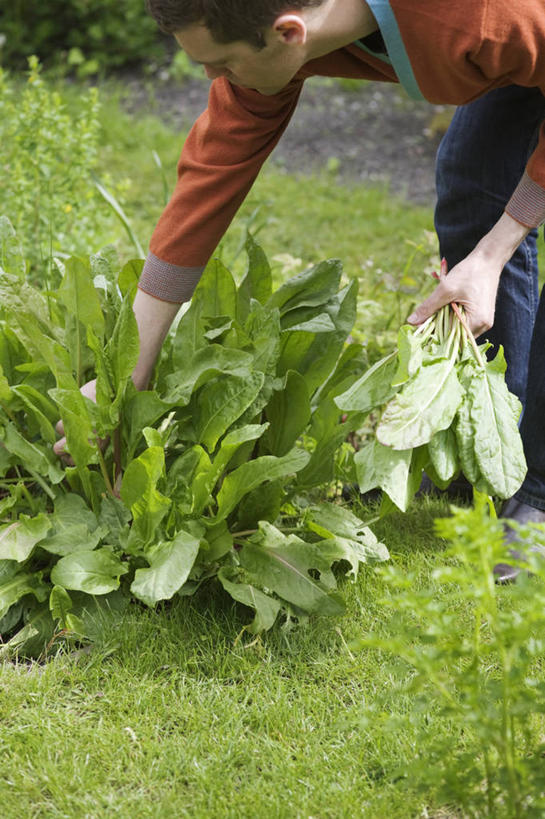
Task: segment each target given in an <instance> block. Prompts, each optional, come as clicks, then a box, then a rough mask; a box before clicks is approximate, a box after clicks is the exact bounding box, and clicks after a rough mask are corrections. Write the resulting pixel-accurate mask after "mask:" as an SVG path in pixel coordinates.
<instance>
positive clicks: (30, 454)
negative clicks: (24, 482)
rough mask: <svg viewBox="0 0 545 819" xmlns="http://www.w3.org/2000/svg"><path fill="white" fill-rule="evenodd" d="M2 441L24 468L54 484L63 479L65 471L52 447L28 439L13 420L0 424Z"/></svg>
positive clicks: (0, 438) (0, 439)
mask: <svg viewBox="0 0 545 819" xmlns="http://www.w3.org/2000/svg"><path fill="white" fill-rule="evenodd" d="M0 441H2V444H3V445H4V447H5V449H6V450H7V451H8V452H10V453H11V454H12V455H14V456H15V457H16V458H17V460H18V462H19V464H20V466H22V467H23V468H24V469H28V470H30V471H31V472H37V473H38V475H43V476H45V477H47V478H49V480H50V481H51V482H52V483H53V484H57V483H60V481H62V480H63V478H64V472H63V470H62V469H61V468H60V466H59V463H58V460H57V459H56V458H55V456H54V455H53V451H52V449H51V447H50V446H45V445H43V444H40V443H34V442H33V441H28V440H27V439H26V438H24V437H23V435H21V433H20V432H19V430H18V429H17V427H16V426H15V424H14V423H13V422H11V421H8V422H6V423H5V424H4V426H3V427H1V426H0Z"/></svg>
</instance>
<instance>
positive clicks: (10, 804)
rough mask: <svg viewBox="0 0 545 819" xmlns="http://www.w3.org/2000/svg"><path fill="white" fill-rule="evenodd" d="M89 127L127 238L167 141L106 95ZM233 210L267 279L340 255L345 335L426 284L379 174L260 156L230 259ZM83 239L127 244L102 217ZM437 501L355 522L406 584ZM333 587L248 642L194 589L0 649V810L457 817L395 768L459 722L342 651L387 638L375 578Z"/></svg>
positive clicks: (422, 240) (156, 203)
mask: <svg viewBox="0 0 545 819" xmlns="http://www.w3.org/2000/svg"><path fill="white" fill-rule="evenodd" d="M103 123H104V125H103V150H102V154H101V157H102V158H101V170H102V173H103V174H104V175H106V173H107V174H108V175H109V178H110V180H111V181H112V183H113V184H118V183H119V182H120V181H122V180H123V179H126V180H128V181H127V184H126V185H125V192H124V193H123V196H122V202H123V206H124V208H125V210H126V212H127V214H128V216H129V218H130V220H131V222H132V224H133V226H134V228H135V230H136V232H137V234H138V236H139V238H140V241H141V242H142V243H143V244H145V243H146V242H147V239H148V238H149V235H150V233H151V230H152V227H153V224H154V223H155V220H156V219H157V217H158V216H159V213H160V211H161V208H162V205H163V201H164V187H163V179H162V177H161V174H160V173H159V171H158V170H157V167H156V165H155V163H154V160H153V157H152V151H153V150H156V151H157V153H158V154H159V155H160V156H161V159H162V163H163V166H164V168H165V169H166V177H167V188H168V186H171V185H172V183H173V168H174V167H175V162H176V159H177V155H178V152H179V148H180V143H181V137H180V135H178V134H173V133H172V132H170V131H169V130H168V128H166V127H165V126H164V125H162V124H161V123H159V122H158V121H157V120H155V119H154V118H153V117H143V118H141V120H140V121H139V122H133V121H132V120H130V119H129V118H128V117H126V116H124V115H122V114H121V113H120V112H119V110H118V108H117V106H116V103H115V101H114V102H108V103H107V104H106V105H105V108H104V113H103ZM256 209H257V213H256ZM248 224H249V225H250V226H251V227H253V228H254V229H256V228H259V230H258V235H259V240H260V242H261V244H262V245H263V247H264V249H265V251H266V252H267V254H268V255H269V256H270V257H273V258H275V257H276V258H275V261H274V264H275V270H276V274H277V277H278V279H279V280H280V278H281V276H282V271H283V270H289V272H290V273H291V272H293V270H296V269H298V268H300V267H301V266H306V264H307V263H310V262H314V261H318V260H321V259H323V258H327V257H331V256H335V257H339V258H341V259H342V260H343V263H344V266H345V272H346V274H347V276H351V277H352V276H358V278H359V279H360V281H361V287H360V310H359V316H360V318H359V320H358V325H357V327H356V331H355V332H356V334H357V335H358V336H359V337H360V338H361V339H362V340H363V341H365V342H366V343H367V344H368V345H369V347H370V348H371V347H372V346H373V345H374V347H376V349H377V350H382V349H384V347H385V346H386V345H387V344H390V343H391V342H392V339H393V334H394V332H395V331H396V330H397V327H398V326H399V324H400V323H402V321H403V320H404V317H405V316H406V315H407V314H408V312H409V311H410V309H411V306H412V304H413V303H414V302H415V301H416V300H419V299H420V298H421V293H423V292H424V290H425V289H426V288H427V287H431V286H432V282H431V279H430V277H429V276H428V275H427V274H425V270H427V269H428V268H429V267H430V265H432V264H433V262H434V253H435V250H434V247H433V243H430V240H429V231H431V229H432V214H431V209H428V208H416V207H413V206H408V205H407V204H406V203H404V202H401V201H398V200H394V199H392V198H390V197H389V196H388V193H387V191H386V190H384V189H381V190H378V189H377V190H369V189H367V190H363V189H358V188H354V189H349V188H346V187H340V186H339V185H336V184H335V178H334V176H332V175H328V174H324V175H323V176H320V177H314V178H299V179H296V178H293V177H290V176H287V175H285V174H283V173H281V172H279V171H278V170H274V169H273V168H271V167H269V168H266V169H265V170H264V172H263V174H262V176H261V178H260V180H259V181H258V183H257V184H256V186H255V188H254V191H253V192H252V194H251V196H250V198H249V200H248V202H247V203H246V204H245V205H244V207H243V208H242V210H241V212H240V214H239V216H238V217H237V219H236V221H235V223H234V224H233V226H232V228H231V229H230V231H229V233H228V235H227V237H226V238H225V240H224V242H223V243H222V247H221V248H220V253H221V254H222V256H223V257H224V260H225V262H226V263H227V264H228V265H229V266H232V267H234V269H235V271H238V272H241V271H242V270H243V268H244V259H243V256H242V255H240V254H239V248H240V243H241V239H242V237H243V236H244V231H245V229H246V226H247V225H248ZM101 240H103V241H114V242H115V243H116V245H117V247H118V248H119V251H120V254H121V255H122V257H124V258H127V257H129V256H130V255H131V252H132V251H131V249H130V246H129V244H128V241H127V239H126V238H125V237H124V236H123V234H122V233H121V232H120V230H119V229H118V226H115V227H112V231H111V234H110V235H105V236H102V237H101ZM415 245H416V246H417V249H416V251H415ZM418 248H419V249H418ZM95 249H96V248H90V250H95ZM415 252H416V255H415V258H414V259H413V260H412V261H411V257H412V255H413V253H415ZM353 509H354V511H355V512H356V513H361V514H362V516H369V515H370V514H372V511H373V510H371V511H370V510H369V509H362V508H361V507H360V506H358V505H357V504H355V505H354V507H353ZM446 514H448V507H447V505H446V503H445V502H444V501H440V500H435V501H431V500H429V499H424V500H419V501H416V502H414V503H413V505H412V506H411V508H410V509H409V511H408V512H407V513H406V514H405V515H394V516H391V517H389V518H387V519H385V520H383V521H381V522H379V523H378V524H376V525H375V526H374V527H373V528H374V531H375V532H376V534H377V535H378V536H379V537H380V538H381V539H382V540H383V541H384V542H385V543H386V545H387V546H388V548H389V550H390V554H391V561H392V563H393V564H394V565H398V566H400V567H402V568H406V569H407V570H409V569H410V570H411V571H413V572H415V580H414V582H415V584H416V585H417V586H422V587H429V586H432V587H433V584H434V578H433V571H434V568H435V567H436V566H437V565H438V563H439V562H440V560H441V552H442V550H443V544H442V542H441V541H440V540H439V539H438V538H437V537H435V536H434V534H433V520H434V519H435V518H436V517H440V516H444V515H446ZM342 589H343V592H344V594H345V598H346V603H347V612H346V615H345V616H344V617H343V618H340V619H325V618H324V619H316V620H311V621H310V622H309V623H308V624H306V625H304V626H302V627H299V628H296V629H292V630H283V629H281V628H275V629H273V630H272V632H270V633H267V634H265V635H263V636H261V637H259V638H257V639H255V638H253V637H251V636H250V635H248V634H247V633H246V632H245V631H244V630H243V627H244V624H245V623H247V622H248V620H249V617H248V611H247V610H245V609H244V608H243V607H242V606H238V605H235V604H234V603H233V601H232V600H231V599H230V598H228V597H227V595H226V594H225V593H224V592H223V591H222V590H221V589H220V588H219V587H218V586H210V585H209V586H206V585H205V586H203V587H202V588H201V590H200V591H199V592H198V594H197V595H196V596H195V597H194V598H191V599H185V598H184V599H178V600H175V601H173V602H171V603H170V604H168V605H165V606H163V607H159V608H158V610H156V611H149V610H146V609H144V607H140V606H138V605H136V604H134V605H131V606H129V608H128V609H127V610H126V611H125V612H124V613H122V614H120V615H116V616H113V615H112V616H111V617H105V616H104V615H100V617H97V624H96V639H95V642H94V644H93V647H92V649H91V650H90V651H86V650H84V651H80V652H76V653H73V654H71V653H66V652H59V653H57V654H55V652H54V651H52V652H51V656H50V660H49V662H47V663H42V664H37V663H26V662H23V661H19V662H18V663H8V662H6V663H4V664H3V665H2V666H0V804H1V808H0V810H1V814H2V816H4V817H6V819H19V817H33V818H34V817H36V818H37V817H44V818H45V817H47V819H50V817H51V819H54V818H56V817H59V818H60V817H68V818H69V819H72V817H75V818H77V819H79V818H80V817H90V818H91V819H95V817H111V816H119V817H131V819H137V818H139V817H183V816H187V817H222V818H223V817H267V819H268V818H269V817H274V818H275V819H276V817H289V818H290V819H291V817H302V818H304V819H310V817H314V818H315V819H326V817H332V818H335V819H336V818H337V817H352V816H358V817H359V816H362V817H369V818H370V819H374V817H376V819H385V818H387V819H396V817H399V819H406V817H415V819H416V817H436V819H439V817H454V816H461V815H462V814H461V813H460V812H457V809H456V805H452V806H449V805H444V804H441V800H440V799H439V798H438V796H437V793H436V791H435V788H434V786H433V785H431V786H430V785H427V786H426V787H425V788H424V789H422V788H420V787H419V781H418V778H416V777H414V776H412V775H407V771H408V769H409V765H411V764H412V763H413V762H414V760H415V759H417V758H419V757H421V758H422V760H423V761H424V764H426V759H427V745H428V743H429V742H432V741H433V743H434V744H435V747H437V745H439V746H441V745H442V746H444V749H445V755H447V756H448V754H449V753H450V752H451V751H452V750H453V749H460V748H463V747H464V744H465V743H467V749H468V750H469V751H470V752H471V750H472V748H471V742H470V740H469V739H468V738H467V735H464V734H462V733H460V732H459V731H458V733H456V731H453V728H452V725H451V724H450V722H449V721H448V720H446V719H445V717H444V716H441V717H440V716H439V715H438V713H437V712H435V710H434V708H433V707H428V708H422V706H421V704H420V703H419V701H418V700H417V697H416V695H415V694H414V693H413V692H411V689H410V682H411V679H412V677H413V671H412V670H411V669H410V668H409V667H408V666H406V665H404V664H403V663H401V662H400V661H397V660H394V659H392V658H389V657H388V656H387V655H384V654H380V653H379V652H378V651H376V650H370V649H369V650H361V651H359V650H358V651H356V649H355V648H354V647H353V641H354V640H357V639H358V638H359V637H361V636H362V635H366V634H369V633H370V632H371V631H373V632H375V633H378V634H379V635H382V636H395V633H396V620H395V618H394V616H393V615H392V613H391V610H390V609H389V608H388V607H387V606H385V605H384V599H385V598H388V597H389V596H391V595H392V594H393V592H392V591H390V587H389V586H387V585H386V584H385V581H384V579H383V577H382V576H381V574H380V571H379V570H378V569H376V568H373V567H364V568H363V570H362V571H361V574H360V576H359V577H358V579H357V581H356V582H355V583H350V582H348V581H346V582H345V583H344V584H343V586H342ZM437 594H438V595H442V594H449V595H450V596H451V597H449V600H450V599H451V598H452V612H453V615H454V621H453V622H454V624H453V636H454V637H455V635H456V634H457V633H459V634H460V635H462V634H464V630H465V628H466V623H467V609H466V608H465V607H464V605H462V604H461V603H460V601H459V600H457V598H456V592H455V590H454V591H453V590H452V589H451V590H450V591H449V592H446V591H445V590H444V587H441V588H440V589H439V587H438V590H437Z"/></svg>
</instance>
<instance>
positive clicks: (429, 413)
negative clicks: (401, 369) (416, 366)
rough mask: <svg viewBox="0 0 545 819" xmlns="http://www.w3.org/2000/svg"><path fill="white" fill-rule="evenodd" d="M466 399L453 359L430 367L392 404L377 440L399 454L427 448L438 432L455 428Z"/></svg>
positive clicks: (384, 417)
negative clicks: (454, 424) (460, 409)
mask: <svg viewBox="0 0 545 819" xmlns="http://www.w3.org/2000/svg"><path fill="white" fill-rule="evenodd" d="M462 397H463V390H462V387H461V384H460V382H459V381H458V378H457V375H456V370H455V368H454V364H453V362H452V361H451V360H450V359H440V360H438V361H435V362H434V363H432V364H427V365H425V366H423V367H422V368H421V369H420V370H419V371H418V372H417V374H416V375H415V376H414V378H412V379H411V380H410V381H409V382H408V383H407V384H406V385H405V387H404V388H403V389H402V390H401V392H399V393H397V395H396V396H395V397H394V398H393V399H392V400H391V401H390V403H389V404H388V406H387V407H386V409H385V411H384V413H383V415H382V418H381V420H380V423H379V425H378V427H377V438H378V440H379V441H380V442H381V443H382V444H384V445H385V446H391V447H392V448H393V449H397V450H404V449H411V448H412V447H418V446H420V445H422V444H427V443H428V442H429V441H430V440H431V438H432V437H433V436H434V435H435V433H436V432H439V430H441V429H446V428H447V427H449V426H450V425H451V423H452V421H453V419H454V416H455V415H456V411H457V409H458V407H459V406H460V403H461V401H462Z"/></svg>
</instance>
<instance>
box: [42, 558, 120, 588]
mask: <svg viewBox="0 0 545 819" xmlns="http://www.w3.org/2000/svg"><path fill="white" fill-rule="evenodd" d="M128 571H129V567H128V565H127V564H126V563H122V562H121V560H120V559H119V558H118V557H117V556H116V555H114V554H113V552H111V551H110V549H106V548H102V549H95V550H94V551H82V552H75V553H74V554H69V555H66V556H65V557H61V558H60V560H59V561H58V562H57V563H56V564H55V566H53V569H52V570H51V582H52V583H55V584H57V585H59V586H62V587H63V588H65V589H73V590H74V591H83V592H86V593H87V594H108V592H111V591H114V589H117V588H118V587H119V578H120V577H121V575H122V574H125V573H126V572H128Z"/></svg>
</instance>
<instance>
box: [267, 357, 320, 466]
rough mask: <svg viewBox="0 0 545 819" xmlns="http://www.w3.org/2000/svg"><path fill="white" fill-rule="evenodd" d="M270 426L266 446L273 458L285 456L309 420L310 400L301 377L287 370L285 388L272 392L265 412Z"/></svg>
mask: <svg viewBox="0 0 545 819" xmlns="http://www.w3.org/2000/svg"><path fill="white" fill-rule="evenodd" d="M265 413H266V415H267V420H268V421H269V424H270V427H269V430H268V432H267V435H266V443H267V445H268V447H269V449H270V451H271V454H272V455H285V454H286V453H287V452H289V450H290V449H291V448H292V447H293V445H294V444H295V442H296V441H297V438H298V437H299V435H301V434H302V432H303V431H304V430H305V428H306V426H307V424H308V422H309V420H310V398H309V394H308V389H307V384H306V381H305V379H304V378H303V376H302V375H300V374H299V373H298V372H295V371H294V370H288V372H287V373H286V377H285V386H284V389H282V390H277V391H276V392H273V394H272V397H271V399H270V401H269V403H268V404H267V407H266V409H265Z"/></svg>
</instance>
